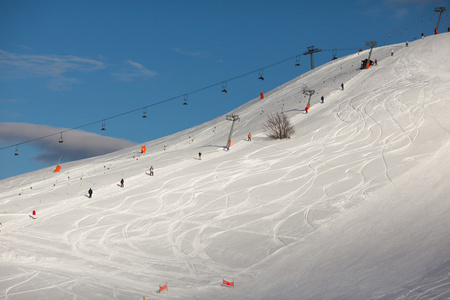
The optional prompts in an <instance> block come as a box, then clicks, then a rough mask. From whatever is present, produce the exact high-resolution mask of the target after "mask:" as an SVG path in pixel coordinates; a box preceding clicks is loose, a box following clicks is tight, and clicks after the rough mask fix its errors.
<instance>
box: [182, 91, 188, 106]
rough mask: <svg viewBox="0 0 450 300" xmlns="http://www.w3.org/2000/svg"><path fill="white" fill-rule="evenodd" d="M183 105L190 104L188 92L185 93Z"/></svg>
mask: <svg viewBox="0 0 450 300" xmlns="http://www.w3.org/2000/svg"><path fill="white" fill-rule="evenodd" d="M183 105H188V103H187V94H185V95H184V102H183Z"/></svg>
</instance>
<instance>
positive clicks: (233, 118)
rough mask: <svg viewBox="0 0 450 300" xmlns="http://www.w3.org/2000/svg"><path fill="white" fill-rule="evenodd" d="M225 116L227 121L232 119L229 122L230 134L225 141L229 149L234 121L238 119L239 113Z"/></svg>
mask: <svg viewBox="0 0 450 300" xmlns="http://www.w3.org/2000/svg"><path fill="white" fill-rule="evenodd" d="M226 118H227V120H228V121H233V123H231V130H230V134H229V135H228V141H227V149H228V150H230V145H231V135H232V134H233V128H234V122H236V121H238V120H239V115H226Z"/></svg>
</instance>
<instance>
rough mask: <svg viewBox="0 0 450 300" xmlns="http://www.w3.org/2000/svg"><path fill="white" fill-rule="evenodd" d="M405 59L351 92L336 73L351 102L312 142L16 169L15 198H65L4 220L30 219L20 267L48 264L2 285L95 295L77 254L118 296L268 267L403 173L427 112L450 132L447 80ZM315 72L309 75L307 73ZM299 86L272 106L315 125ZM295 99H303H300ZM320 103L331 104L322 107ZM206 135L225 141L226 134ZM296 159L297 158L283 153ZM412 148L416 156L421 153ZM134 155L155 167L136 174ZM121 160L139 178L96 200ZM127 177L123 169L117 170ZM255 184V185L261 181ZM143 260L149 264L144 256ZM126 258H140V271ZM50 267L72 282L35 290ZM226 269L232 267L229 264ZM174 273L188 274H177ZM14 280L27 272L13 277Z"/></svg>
mask: <svg viewBox="0 0 450 300" xmlns="http://www.w3.org/2000/svg"><path fill="white" fill-rule="evenodd" d="M394 59H395V60H394V63H395V65H396V68H392V70H393V72H392V74H390V76H389V78H384V79H381V78H380V80H382V81H383V86H382V89H380V90H375V89H372V88H371V87H370V86H369V83H370V82H372V81H369V79H373V78H377V77H378V76H386V74H385V73H380V74H381V75H378V70H377V69H376V67H375V68H372V69H370V70H367V71H364V72H366V73H364V74H363V75H361V76H366V77H367V78H365V79H363V80H361V79H359V80H360V83H359V84H358V85H355V86H353V82H354V81H356V77H354V75H349V74H345V76H343V77H340V78H339V81H344V79H345V82H346V89H345V91H339V90H335V89H334V90H331V86H332V85H338V84H339V83H337V84H336V82H335V79H337V78H333V77H332V78H327V79H326V80H324V82H323V83H322V82H318V83H317V85H318V86H320V84H323V85H324V86H326V87H327V88H328V89H329V90H330V93H329V94H326V96H327V97H326V102H325V104H326V103H328V102H332V101H333V102H338V104H336V105H335V109H334V110H333V112H332V114H330V115H329V116H327V120H328V122H327V123H326V124H323V126H321V127H318V128H312V130H310V131H307V132H302V133H301V136H302V138H301V144H300V145H299V144H295V143H294V141H291V140H288V141H286V142H283V143H285V148H283V149H281V148H279V147H278V144H277V143H270V142H266V141H265V140H264V139H260V140H258V136H257V135H256V134H255V135H254V136H253V141H252V142H251V143H247V142H246V141H238V142H236V144H235V145H233V152H231V151H230V152H223V151H222V150H221V149H220V147H217V148H219V149H220V150H219V151H216V152H211V154H210V155H209V157H207V158H204V159H202V161H198V160H197V159H193V158H192V154H182V155H180V159H179V163H178V164H177V165H167V166H164V167H163V168H161V169H157V170H155V176H148V175H147V173H145V171H144V172H142V170H146V169H147V166H146V165H145V166H144V165H143V164H142V161H143V160H144V161H146V163H147V160H149V159H148V158H146V157H145V156H141V155H140V154H139V153H136V154H133V153H131V154H130V153H122V152H121V153H118V154H117V155H115V156H110V157H109V158H108V160H107V161H104V162H100V161H101V159H95V160H92V161H90V163H89V166H91V165H93V166H94V167H89V168H86V166H84V165H83V166H80V167H73V168H71V169H70V171H67V172H65V173H61V174H58V175H55V176H49V178H47V179H42V180H39V177H43V176H44V175H41V174H40V175H35V176H34V177H32V176H29V177H21V178H20V179H14V180H13V181H11V182H10V183H11V184H10V185H9V186H8V188H7V189H6V190H5V193H4V194H3V196H5V198H10V197H13V195H17V194H18V191H17V190H18V189H21V188H22V191H21V192H20V193H21V194H22V195H21V196H20V197H21V199H26V200H27V201H29V202H31V199H32V198H33V194H34V196H36V195H39V194H51V195H53V198H52V199H49V200H48V202H45V203H39V204H37V203H34V204H33V205H34V206H33V207H34V209H36V210H38V211H39V217H38V219H37V220H35V221H34V223H35V227H33V225H32V224H30V220H29V217H28V216H27V214H26V213H24V217H23V218H17V219H15V220H11V221H10V222H9V223H8V224H7V225H6V226H3V227H2V230H3V231H8V230H9V229H10V228H12V229H14V228H16V230H15V231H13V230H12V229H11V230H12V231H11V232H8V235H9V236H10V237H12V238H14V241H15V242H16V243H15V245H14V246H13V247H15V248H16V249H22V250H21V252H20V253H21V254H22V256H20V255H16V256H15V257H14V259H13V261H12V262H11V261H10V260H8V259H5V258H6V257H8V255H11V254H8V253H4V254H2V255H1V256H0V258H1V259H2V260H4V261H8V262H10V264H11V265H14V263H15V262H17V263H18V264H19V265H22V264H24V263H28V262H30V261H32V262H33V264H34V266H33V268H31V267H26V266H25V267H23V268H22V269H21V270H20V272H22V273H16V274H9V275H8V276H5V275H4V274H1V275H2V277H1V278H0V286H2V288H0V292H1V294H0V297H3V298H4V299H5V300H6V299H16V298H17V299H19V298H23V297H28V296H29V295H31V294H32V293H37V292H40V291H44V290H57V292H56V293H57V294H58V295H60V296H62V295H64V296H67V295H70V296H71V297H72V298H74V299H77V298H79V297H81V296H79V295H78V294H77V292H76V291H75V290H74V289H75V288H76V289H78V288H80V287H78V285H80V286H82V284H81V283H80V280H79V278H78V274H77V273H73V272H72V271H71V270H70V269H71V268H72V267H74V266H78V268H81V269H82V270H87V271H89V272H97V273H98V274H97V275H93V278H91V279H92V282H91V283H89V282H87V281H89V280H87V281H86V280H83V284H84V285H92V286H103V287H105V288H106V289H110V290H112V295H109V296H111V297H113V298H114V299H119V298H121V296H123V294H121V293H128V294H127V295H135V294H136V293H137V294H138V291H139V292H141V291H145V290H148V287H147V286H148V283H149V282H151V284H152V285H154V286H157V284H158V283H156V280H161V281H162V280H163V279H162V278H165V279H164V280H171V282H176V283H178V284H180V285H182V286H183V285H184V286H191V287H192V286H194V287H200V286H208V285H209V286H214V285H215V284H214V283H211V282H212V281H213V280H216V279H217V280H220V278H221V276H223V274H225V275H227V274H240V275H241V276H245V277H249V278H254V277H255V276H256V275H255V274H253V273H251V272H253V271H250V270H251V267H252V266H255V265H257V264H260V263H262V262H264V261H265V260H267V259H268V258H270V257H271V256H272V255H274V253H277V251H279V249H282V248H284V247H289V245H291V244H292V243H299V242H303V241H306V240H307V239H308V237H309V236H310V235H312V234H313V233H314V232H315V231H316V230H318V229H319V228H320V227H321V226H323V225H326V224H328V223H329V222H330V221H331V220H333V219H335V218H337V217H338V216H339V215H340V214H342V213H343V212H345V211H346V210H349V209H351V208H352V207H354V206H356V205H358V201H364V199H367V198H369V197H370V194H371V192H372V190H374V189H377V188H378V187H383V186H387V185H394V180H393V179H392V178H391V175H390V174H391V172H394V171H395V170H393V167H392V166H391V163H390V162H391V160H392V159H395V155H396V154H398V153H407V152H408V149H409V148H411V147H412V146H414V145H415V144H416V143H417V140H418V138H419V137H420V136H421V130H420V128H421V126H422V124H424V122H426V121H427V116H430V118H431V120H432V121H433V122H434V123H435V124H436V126H437V127H438V128H440V130H441V131H442V132H443V133H444V134H447V135H448V133H449V132H450V128H449V127H446V125H445V124H444V123H443V122H442V121H440V120H439V117H438V115H437V113H435V112H433V111H432V110H431V107H432V106H433V105H437V104H440V103H442V102H443V101H444V98H442V97H440V96H438V95H437V93H436V92H435V91H429V83H428V82H420V81H418V80H417V78H422V77H426V75H424V74H412V73H411V72H410V71H409V70H410V68H411V65H412V64H414V62H413V61H411V60H407V59H402V58H400V59H397V58H396V57H395V58H394ZM380 63H381V60H380ZM403 66H408V67H403ZM352 67H353V65H352ZM416 67H417V65H416ZM336 68H337V67H336ZM369 72H372V73H369ZM369 74H371V76H372V77H370V76H369ZM301 80H302V77H300V78H299V79H298V81H297V82H295V85H298V82H301ZM291 85H292V84H291ZM312 86H314V84H312ZM398 86H401V88H398ZM324 89H325V87H324ZM291 90H294V89H293V88H292V87H291V89H290V90H286V91H284V92H280V93H279V95H277V94H275V93H273V94H267V95H266V99H267V98H270V99H271V100H272V102H271V104H270V105H272V106H277V107H281V109H282V110H286V111H289V112H295V113H296V114H297V115H296V116H295V117H293V118H292V119H293V120H295V122H298V124H303V123H302V120H304V119H305V117H306V116H304V115H302V114H298V109H297V106H298V104H297V100H294V101H289V100H290V99H293V98H295V97H297V98H298V97H300V96H299V95H298V94H300V93H301V91H295V93H293V92H292V91H291ZM281 91H283V90H281ZM411 93H415V94H417V97H416V99H415V100H411V99H408V95H410V94H411ZM272 97H273V99H272ZM427 98H432V99H435V100H434V101H432V102H427V103H426V104H425V101H424V99H427ZM280 99H282V100H280ZM402 99H403V100H402ZM405 99H406V100H405ZM302 101H304V99H303V100H300V105H301V104H302ZM405 101H407V103H405ZM285 102H286V103H285ZM288 103H291V106H292V107H288V106H289V104H288ZM265 105H269V104H265V102H262V101H261V102H256V104H255V105H254V107H252V109H253V110H248V111H247V115H248V116H249V118H247V117H246V114H243V115H241V118H242V119H243V121H242V122H240V123H239V124H236V130H242V132H245V128H246V127H247V126H248V125H249V124H251V123H252V122H256V120H257V119H258V118H260V117H261V114H262V113H263V111H264V110H265ZM315 105H320V104H315ZM315 105H314V106H315ZM314 106H313V107H312V109H315V107H314ZM316 108H317V109H318V113H320V109H321V107H319V106H317V107H316ZM300 109H302V107H301V106H300ZM266 111H268V109H267V108H266ZM258 112H261V113H258ZM374 115H376V116H377V118H375V117H374ZM380 116H382V117H380ZM308 117H309V116H308ZM225 124H228V123H225ZM216 125H217V124H214V126H216ZM299 128H300V127H299ZM210 131H211V126H205V128H204V129H202V130H201V131H199V132H198V133H197V134H196V135H193V134H192V135H191V134H190V133H189V131H186V132H184V133H183V136H186V137H189V138H188V139H189V141H188V145H187V146H186V145H184V146H181V145H176V146H172V147H173V148H175V149H173V150H167V151H168V152H169V151H179V153H182V152H181V151H180V150H178V147H179V148H182V147H194V144H195V145H197V144H198V145H199V147H200V146H203V145H202V140H200V139H197V136H203V135H208V134H209V132H210ZM214 133H215V134H217V133H216V132H214ZM205 143H206V144H208V145H215V144H217V143H216V139H215V138H210V139H208V140H206V141H205ZM164 144H165V142H164ZM248 147H251V151H249V150H248ZM287 149H288V150H287ZM244 150H245V151H244ZM191 152H192V151H191ZM165 154H166V152H164V153H162V152H161V153H156V154H155V155H154V156H153V157H152V159H151V160H152V161H158V160H161V161H162V160H163V159H164V155H165ZM223 155H229V159H227V160H226V161H224V160H223V158H221V156H223ZM426 155H427V153H423V154H421V156H426ZM281 157H282V158H281ZM286 158H289V162H286V160H283V159H286ZM409 158H410V159H411V160H412V159H413V158H414V157H412V156H409ZM415 158H418V157H415ZM139 160H141V162H139ZM130 162H132V163H133V164H136V166H137V168H139V169H140V170H141V171H140V172H139V173H138V172H136V173H133V174H129V172H130V171H129V164H130ZM200 163H201V164H205V165H206V166H205V167H204V168H203V169H195V170H196V171H194V169H193V168H192V169H191V168H190V166H192V165H193V164H200ZM408 163H410V164H412V163H413V162H408V161H406V162H405V165H407V164H408ZM95 165H97V169H95ZM242 165H244V166H245V167H242ZM405 168H406V166H405ZM268 169H270V173H268V172H267V170H268ZM110 172H115V174H120V175H121V176H122V177H125V178H126V181H125V188H123V189H121V188H119V187H118V186H117V183H111V184H110V185H109V186H104V187H102V188H99V189H96V190H95V193H94V197H93V198H92V199H88V198H87V197H85V193H84V192H82V191H80V189H82V190H86V189H87V186H89V185H92V184H99V183H98V182H96V180H98V179H96V178H97V177H98V174H99V173H103V174H108V173H110ZM329 174H333V176H329ZM69 177H70V178H69ZM143 178H145V180H142V179H143ZM261 178H264V180H261ZM327 178H333V180H330V179H327ZM119 180H120V178H119V177H118V178H117V182H118V181H119ZM85 182H87V184H86V183H85ZM246 182H253V183H254V184H252V186H251V187H248V186H246V184H245V183H246ZM286 182H296V183H298V184H297V185H296V187H295V188H294V187H292V186H291V187H290V189H289V190H283V188H285V187H286ZM28 186H32V187H33V188H32V191H27V192H26V193H23V188H25V189H26V188H27V187H28ZM230 191H233V192H230ZM111 192H112V193H113V195H110V196H109V198H108V202H105V200H104V199H102V197H101V196H100V195H106V194H110V193H111ZM266 194H269V195H270V197H267V198H265V199H269V200H266V201H262V200H261V199H263V197H262V196H261V195H266ZM130 195H131V196H130ZM16 197H17V196H16ZM7 201H9V200H7ZM26 209H28V210H30V209H29V208H22V207H21V208H20V209H19V212H24V211H25V210H26ZM62 209H64V211H61V210H62ZM79 211H83V213H82V214H80V213H79V215H80V216H81V217H80V218H76V217H71V216H70V214H71V212H73V215H74V216H76V215H77V214H76V212H79ZM65 215H69V217H68V221H67V224H66V227H65V228H55V230H54V232H53V235H51V234H49V233H43V232H40V230H39V226H44V225H45V224H46V223H45V222H51V220H52V219H57V218H61V217H64V216H65ZM41 216H45V220H44V218H42V220H41ZM242 216H246V218H242ZM46 220H48V221H46ZM40 222H43V223H42V225H40V224H41V223H40ZM2 234H5V233H2ZM236 234H237V235H240V236H242V237H243V240H245V238H249V237H253V238H254V237H257V239H255V240H254V241H255V243H256V241H257V240H261V241H264V242H265V243H266V249H265V251H263V252H261V251H258V250H259V248H258V245H256V246H255V247H254V248H252V247H251V246H248V248H250V249H252V250H254V251H253V252H252V251H247V252H245V251H242V252H241V251H240V250H239V249H237V250H236V249H234V248H233V245H228V244H227V243H226V239H225V241H223V240H222V237H226V236H228V235H236ZM55 245H59V246H60V247H55ZM4 249H6V247H5V248H4ZM148 249H151V250H148ZM215 249H221V250H222V251H221V252H220V254H221V255H217V254H216V253H215V251H214V250H215ZM10 252H11V253H13V250H10ZM33 253H48V256H49V257H55V258H56V259H59V260H61V261H60V263H61V267H60V268H58V269H56V268H55V269H52V267H51V266H48V264H47V261H46V260H47V258H45V257H39V255H37V254H36V255H33ZM233 255H234V257H233ZM61 257H69V258H70V259H66V260H63V259H62V258H61ZM142 261H145V263H144V264H141V263H139V262H142ZM235 261H236V262H235ZM244 261H245V263H242V262H244ZM123 265H126V266H127V270H126V271H125V270H123V267H122V266H123ZM105 266H107V267H105ZM97 268H98V269H97ZM40 270H45V272H47V273H49V274H53V276H54V277H55V278H59V281H60V283H57V284H54V283H51V282H49V281H48V282H47V284H46V285H45V284H44V283H42V282H40V284H41V285H42V286H41V287H39V288H38V287H36V288H33V285H30V284H29V283H30V282H33V281H35V280H36V279H38V278H42V277H43V275H42V273H43V272H41V271H40ZM218 270H221V271H222V274H217V271H218ZM174 272H175V273H178V274H181V275H179V276H178V277H175V278H174V277H173V274H174ZM138 276H141V277H142V278H143V279H141V280H140V284H139V285H138V286H136V287H134V288H133V289H131V288H130V289H128V290H126V289H125V288H123V287H121V288H120V289H118V288H117V287H116V286H115V284H114V280H113V279H112V278H116V279H117V278H119V280H120V279H122V280H124V282H125V285H126V283H127V282H129V283H131V282H133V281H132V280H133V279H134V278H136V277H138ZM63 278H64V279H63ZM100 278H101V279H100ZM10 281H11V282H16V283H14V284H12V285H7V282H10ZM161 283H162V282H161ZM448 290H450V282H449V278H448V276H447V278H444V279H440V280H437V281H435V282H430V283H428V284H424V285H420V286H416V287H415V288H414V289H411V290H409V291H408V292H407V293H403V294H402V295H401V296H398V297H397V298H396V299H416V300H420V299H443V298H444V297H450V292H448ZM53 293H55V292H53ZM15 296H17V297H15Z"/></svg>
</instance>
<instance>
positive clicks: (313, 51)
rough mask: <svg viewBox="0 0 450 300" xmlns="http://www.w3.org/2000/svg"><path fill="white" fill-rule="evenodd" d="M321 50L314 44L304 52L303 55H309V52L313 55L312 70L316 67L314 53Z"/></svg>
mask: <svg viewBox="0 0 450 300" xmlns="http://www.w3.org/2000/svg"><path fill="white" fill-rule="evenodd" d="M320 51H322V50H320V49H317V48H314V46H309V47H308V51H306V52H305V53H303V55H308V54H310V55H311V70H312V69H314V58H313V53H316V52H320Z"/></svg>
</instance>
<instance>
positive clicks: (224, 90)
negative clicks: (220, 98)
mask: <svg viewBox="0 0 450 300" xmlns="http://www.w3.org/2000/svg"><path fill="white" fill-rule="evenodd" d="M222 93H225V94H226V93H228V91H227V82H226V81H225V82H223V83H222Z"/></svg>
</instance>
